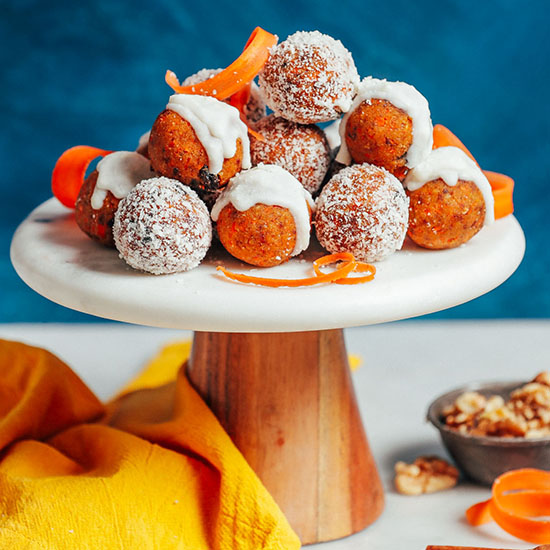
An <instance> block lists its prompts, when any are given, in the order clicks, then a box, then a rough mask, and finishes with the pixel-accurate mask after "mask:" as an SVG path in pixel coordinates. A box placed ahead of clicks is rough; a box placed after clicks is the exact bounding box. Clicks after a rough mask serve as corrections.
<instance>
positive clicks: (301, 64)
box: [258, 31, 359, 124]
mask: <svg viewBox="0 0 550 550" xmlns="http://www.w3.org/2000/svg"><path fill="white" fill-rule="evenodd" d="M258 78H259V83H260V92H261V94H262V96H263V98H264V100H265V102H266V103H267V105H268V106H269V107H271V109H273V111H274V112H275V114H277V115H279V116H282V117H284V118H286V119H288V120H292V121H293V122H299V123H300V124H312V123H315V122H325V121H327V120H334V119H336V118H338V117H339V116H340V115H341V114H342V113H345V112H346V111H348V110H349V108H350V107H351V103H352V100H353V97H354V96H355V93H356V91H357V86H358V84H359V75H358V74H357V69H356V68H355V63H354V62H353V58H352V56H351V53H350V52H349V51H348V50H347V49H346V48H345V47H344V46H343V44H342V43H341V42H340V41H339V40H335V39H334V38H332V37H330V36H327V35H325V34H321V33H320V32H319V31H313V32H296V33H294V34H293V35H291V36H289V37H288V38H287V39H286V40H285V41H283V42H281V43H280V44H277V45H276V46H273V48H272V49H271V54H270V56H269V58H268V60H267V62H266V64H265V65H264V67H263V69H262V70H261V71H260V74H259V76H258Z"/></svg>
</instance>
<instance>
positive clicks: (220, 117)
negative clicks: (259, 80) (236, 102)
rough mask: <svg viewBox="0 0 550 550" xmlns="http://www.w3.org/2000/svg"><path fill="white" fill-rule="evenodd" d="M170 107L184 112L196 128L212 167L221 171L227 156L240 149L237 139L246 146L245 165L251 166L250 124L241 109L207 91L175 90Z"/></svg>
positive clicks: (181, 112) (168, 106) (244, 166)
mask: <svg viewBox="0 0 550 550" xmlns="http://www.w3.org/2000/svg"><path fill="white" fill-rule="evenodd" d="M166 108H167V109H169V110H171V111H174V112H175V113H177V114H178V115H180V116H181V117H182V118H183V119H184V120H186V121H187V122H189V124H191V126H192V127H193V130H195V134H196V135H197V138H198V140H199V141H200V142H201V144H202V146H203V147H204V149H205V150H206V154H207V155H208V171H209V172H210V173H211V174H219V173H220V172H221V170H222V167H223V161H224V160H225V159H229V158H232V157H233V156H234V155H235V153H236V152H237V140H238V139H240V140H241V144H242V148H243V160H242V167H243V169H247V168H250V166H251V164H250V141H249V139H248V128H247V127H246V124H245V123H244V122H243V121H242V120H241V117H240V113H239V111H238V109H236V108H235V107H232V106H231V105H228V104H227V103H224V102H223V101H218V100H217V99H215V98H213V97H209V96H204V95H191V94H174V95H172V96H170V100H169V102H168V105H166Z"/></svg>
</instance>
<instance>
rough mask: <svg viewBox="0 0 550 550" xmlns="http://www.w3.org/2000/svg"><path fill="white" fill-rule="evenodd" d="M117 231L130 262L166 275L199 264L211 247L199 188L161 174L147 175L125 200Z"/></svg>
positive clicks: (118, 243)
mask: <svg viewBox="0 0 550 550" xmlns="http://www.w3.org/2000/svg"><path fill="white" fill-rule="evenodd" d="M113 234H114V239H115V244H116V247H117V249H118V251H119V253H120V256H121V257H122V258H123V259H124V260H126V262H127V263H128V264H129V265H130V266H131V267H133V268H134V269H139V270H141V271H147V272H149V273H153V274H155V275H163V274H167V273H176V272H180V271H189V270H190V269H193V268H194V267H196V266H197V265H199V263H200V262H201V261H202V259H203V258H204V256H205V255H206V253H207V251H208V249H209V248H210V243H211V241H212V223H211V221H210V215H209V213H208V209H207V208H206V205H205V204H204V203H203V202H202V201H201V200H200V198H199V197H198V195H197V194H196V193H195V191H193V190H192V189H191V188H190V187H187V186H185V185H183V184H182V183H181V182H179V181H176V180H172V179H168V178H165V177H158V178H151V179H148V180H145V181H142V182H141V183H139V184H138V185H136V187H134V189H132V191H130V193H128V195H127V196H126V198H124V199H123V200H122V201H121V202H120V204H119V207H118V210H117V212H116V214H115V222H114V226H113Z"/></svg>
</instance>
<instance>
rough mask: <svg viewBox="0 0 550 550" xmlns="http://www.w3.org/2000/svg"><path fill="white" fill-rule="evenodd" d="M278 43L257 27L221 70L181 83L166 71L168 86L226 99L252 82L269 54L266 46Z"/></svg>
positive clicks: (274, 37)
mask: <svg viewBox="0 0 550 550" xmlns="http://www.w3.org/2000/svg"><path fill="white" fill-rule="evenodd" d="M276 43H277V37H276V36H275V35H273V34H271V33H269V32H267V31H264V30H263V29H262V28H260V27H256V28H255V29H254V31H253V32H252V34H251V35H250V38H249V39H248V41H247V43H246V45H245V47H244V50H243V52H242V54H241V55H240V56H239V57H238V58H237V59H236V60H235V61H233V63H231V65H229V66H228V67H227V68H225V69H224V70H223V71H221V72H219V73H218V74H216V75H214V76H213V77H212V78H208V79H206V80H205V81H204V82H199V83H198V84H193V85H191V86H181V85H180V83H179V80H178V77H177V76H176V74H175V73H174V72H172V71H166V76H165V80H166V83H167V84H168V86H170V88H172V89H173V90H174V91H175V92H176V93H178V94H200V95H209V96H213V97H216V98H218V99H220V100H223V99H227V98H228V97H230V96H232V95H233V94H234V93H236V92H238V91H239V90H241V89H242V88H244V87H245V86H246V85H247V84H249V83H250V82H252V80H253V79H254V77H255V76H256V75H257V74H258V73H259V72H260V69H261V68H262V67H263V66H264V64H265V62H266V61H267V58H268V57H269V49H270V48H271V47H273V46H274V45H275V44H276Z"/></svg>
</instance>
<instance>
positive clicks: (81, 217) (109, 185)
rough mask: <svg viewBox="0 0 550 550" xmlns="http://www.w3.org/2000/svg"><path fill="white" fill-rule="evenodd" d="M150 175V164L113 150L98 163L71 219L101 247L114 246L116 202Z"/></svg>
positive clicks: (131, 153)
mask: <svg viewBox="0 0 550 550" xmlns="http://www.w3.org/2000/svg"><path fill="white" fill-rule="evenodd" d="M151 175H152V172H151V164H150V162H149V161H148V160H147V158H145V157H144V156H143V155H141V154H139V153H137V152H130V151H117V152H115V153H111V154H110V155H107V156H106V157H105V158H103V159H102V160H101V161H99V163H98V164H97V168H96V169H95V170H94V171H93V172H92V173H91V174H90V175H89V176H88V177H87V178H86V180H85V181H84V183H83V184H82V187H81V188H80V192H79V194H78V198H77V200H76V205H75V220H76V223H77V224H78V226H79V227H80V229H81V230H82V231H84V233H86V234H87V235H88V236H89V237H91V238H92V239H94V240H96V241H98V242H100V243H101V244H104V245H106V246H113V247H114V246H115V242H114V239H113V229H112V228H113V222H114V217H115V212H116V209H117V208H118V204H119V202H120V200H121V199H122V198H124V197H125V196H126V195H127V194H128V193H129V192H130V191H131V190H132V189H133V188H134V186H135V185H137V184H138V183H139V182H140V181H141V180H144V179H147V178H150V177H151Z"/></svg>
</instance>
